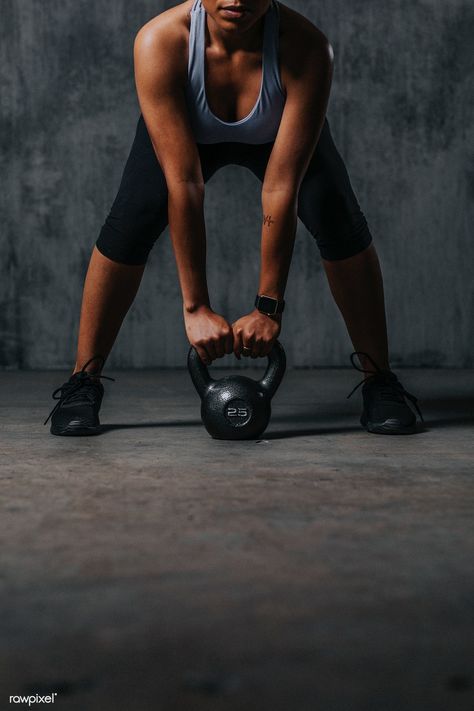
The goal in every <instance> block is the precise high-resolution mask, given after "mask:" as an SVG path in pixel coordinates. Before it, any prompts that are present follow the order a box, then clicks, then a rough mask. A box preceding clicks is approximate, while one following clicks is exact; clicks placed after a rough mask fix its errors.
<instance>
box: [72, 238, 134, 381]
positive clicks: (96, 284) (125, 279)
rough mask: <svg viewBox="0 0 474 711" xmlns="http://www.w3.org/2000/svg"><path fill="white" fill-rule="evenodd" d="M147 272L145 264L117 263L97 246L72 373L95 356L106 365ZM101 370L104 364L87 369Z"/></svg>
mask: <svg viewBox="0 0 474 711" xmlns="http://www.w3.org/2000/svg"><path fill="white" fill-rule="evenodd" d="M144 271H145V264H142V265H129V264H120V263H119V262H114V261H113V260H111V259H109V258H108V257H105V256H104V255H103V254H102V253H101V252H99V250H98V249H97V247H96V246H94V248H93V251H92V256H91V259H90V262H89V268H88V270H87V274H86V278H85V282H84V291H83V295H82V306H81V319H80V324H79V337H78V344H77V355H76V363H75V366H74V370H73V373H77V372H78V371H79V370H82V367H83V365H84V364H85V363H87V361H88V360H90V359H91V358H92V357H93V356H95V355H98V354H99V355H101V356H102V357H103V358H104V362H105V360H106V359H107V357H108V355H109V353H110V351H111V349H112V346H113V344H114V343H115V339H116V338H117V335H118V332H119V330H120V327H121V325H122V322H123V320H124V318H125V316H126V314H127V311H128V310H129V308H130V306H131V305H132V303H133V300H134V298H135V296H136V294H137V291H138V287H139V286H140V282H141V279H142V276H143V272H144ZM102 367H103V363H102V362H101V361H99V360H96V361H92V362H91V363H90V364H89V365H88V366H87V369H86V370H87V371H88V372H90V373H92V372H95V373H100V371H101V369H102Z"/></svg>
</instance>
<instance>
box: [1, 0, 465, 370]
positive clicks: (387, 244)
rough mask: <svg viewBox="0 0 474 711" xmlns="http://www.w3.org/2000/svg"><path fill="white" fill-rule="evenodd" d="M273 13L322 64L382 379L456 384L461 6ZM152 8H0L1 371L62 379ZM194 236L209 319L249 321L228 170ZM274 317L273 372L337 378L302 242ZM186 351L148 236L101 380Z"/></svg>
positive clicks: (247, 203)
mask: <svg viewBox="0 0 474 711" xmlns="http://www.w3.org/2000/svg"><path fill="white" fill-rule="evenodd" d="M288 4H289V5H291V6H292V7H294V8H295V9H296V10H298V11H299V12H301V13H302V14H304V15H306V16H307V17H308V18H309V19H311V20H312V21H313V22H314V23H315V24H317V25H318V26H319V27H320V28H321V29H322V30H323V31H324V32H325V33H326V34H327V36H328V37H329V39H330V41H331V43H332V45H333V47H334V50H335V73H334V81H333V88H332V94H331V99H330V105H329V109H328V118H329V120H330V124H331V128H332V131H333V136H334V138H335V141H336V144H337V146H338V148H339V150H340V152H341V154H342V155H343V157H344V159H345V161H346V165H347V168H348V171H349V174H350V176H351V180H352V184H353V187H354V189H355V191H356V194H357V196H358V198H359V202H360V203H361V206H362V209H363V210H364V212H365V214H366V217H367V219H368V222H369V225H370V227H371V230H372V233H373V236H374V240H375V243H376V245H377V249H378V253H379V257H380V260H381V263H382V268H383V271H384V278H385V291H386V300H387V315H388V322H389V339H390V351H391V363H392V367H395V366H398V365H406V366H464V367H469V366H472V365H473V364H474V347H473V345H474V344H473V334H472V330H470V328H469V327H470V319H471V322H472V313H473V308H472V307H473V302H474V299H473V279H472V267H473V264H474V260H473V251H474V247H473V245H474V240H473V234H472V225H473V210H472V204H473V193H474V185H473V168H472V152H471V155H469V148H471V149H472V144H473V141H472V138H473V128H472V123H473V122H472V76H473V73H472V64H471V63H470V49H469V48H470V46H471V45H472V36H473V22H472V19H473V18H472V15H471V16H470V14H469V5H470V3H469V2H468V0H442V1H441V0H415V1H414V2H408V1H407V0H387V2H383V3H381V2H380V1H379V0H364V2H361V1H360V0H359V1H356V0H345V1H344V0H318V2H316V1H315V0H312V1H309V0H308V1H307V2H304V1H303V0H300V1H299V2H294V1H292V2H290V3H288ZM166 7H168V6H167V5H165V4H163V3H160V2H151V1H150V0H134V1H133V2H131V1H130V0H113V1H112V0H108V1H107V0H95V1H94V2H92V0H88V1H87V2H86V0H2V22H1V23H0V32H1V33H2V37H1V43H0V102H1V114H2V119H1V120H2V124H1V133H0V141H1V151H0V160H1V172H2V178H3V180H2V190H1V193H0V200H1V202H2V204H1V223H0V224H1V240H2V260H1V276H0V301H1V306H0V319H1V344H0V365H1V366H2V367H6V368H38V367H41V368H70V367H71V366H72V364H73V362H74V355H75V347H76V338H77V327H78V322H79V308H80V302H81V294H82V285H83V280H84V276H85V272H86V268H87V264H88V260H89V257H90V252H91V249H92V246H93V244H94V242H95V239H96V238H97V235H98V232H99V229H100V226H101V225H102V222H103V220H104V218H105V215H106V213H107V211H108V209H109V207H110V205H111V203H112V200H113V198H114V195H115V193H116V190H117V188H118V183H119V179H120V176H121V172H122V169H123V165H124V161H125V159H126V157H127V155H128V151H129V148H130V145H131V141H132V138H133V134H134V130H135V124H136V120H137V117H138V112H139V108H138V103H137V100H136V94H135V87H134V80H133V64H132V46H133V39H134V36H135V33H136V32H137V30H138V29H139V27H140V26H141V25H142V24H144V22H146V21H147V20H149V19H150V18H151V17H153V16H154V15H156V14H158V13H159V12H161V11H162V10H164V9H166ZM470 102H471V103H470ZM470 159H471V160H470ZM236 185H238V186H239V190H238V192H235V186H236ZM236 216H237V217H238V219H237V220H236V219H235V217H236ZM206 217H207V225H208V241H209V248H208V249H209V283H210V288H211V294H212V296H213V306H214V308H216V309H217V310H222V311H223V312H224V313H225V314H226V315H227V316H228V318H229V319H234V318H236V317H238V316H240V315H242V314H243V313H246V312H247V310H249V309H250V307H251V305H252V300H253V297H254V294H255V290H256V287H257V268H258V256H259V237H260V202H259V184H258V182H257V180H256V178H254V177H253V176H252V175H251V174H250V173H249V172H247V171H246V170H245V169H243V168H240V167H237V166H230V167H228V168H226V169H225V170H222V171H220V172H219V173H218V174H217V175H215V176H214V178H213V179H212V180H211V182H210V183H209V184H208V190H207V197H206ZM229 249H232V259H231V260H230V259H229V258H228V256H229ZM287 300H288V307H287V311H286V315H285V321H284V331H283V333H282V336H281V340H282V342H283V343H284V344H285V346H286V348H287V352H288V361H289V364H290V365H297V366H313V365H349V354H350V352H351V350H352V346H351V344H350V341H349V338H348V336H347V334H346V330H345V327H344V324H343V321H342V318H341V316H340V315H339V312H338V310H337V308H336V306H335V304H334V302H333V301H332V297H331V296H330V293H329V289H328V286H327V283H326V278H325V274H324V271H323V270H322V265H321V262H320V258H319V252H318V251H317V249H316V245H315V243H314V242H313V240H312V238H311V237H310V235H309V233H307V232H306V230H305V229H304V228H303V226H302V225H300V226H299V229H298V235H297V243H296V248H295V256H294V260H293V263H292V268H291V272H290V279H289V284H288V290H287ZM187 346H188V344H187V340H186V338H185V335H184V330H183V326H182V312H181V301H180V294H179V289H178V282H177V273H176V268H175V265H174V259H173V256H172V251H171V245H170V241H169V235H168V230H166V232H164V233H163V235H162V237H161V239H160V240H159V241H158V243H157V245H156V246H155V248H154V250H153V252H152V254H151V257H150V260H149V264H148V267H147V270H146V272H145V276H144V279H143V282H142V285H141V288H140V292H139V294H138V296H137V299H136V301H135V303H134V305H133V307H132V309H131V311H130V312H129V314H128V316H127V319H126V321H125V323H124V325H123V328H122V331H121V332H120V335H119V338H118V340H117V342H116V345H115V347H114V349H113V351H112V354H111V356H110V359H109V366H110V367H112V366H114V367H120V366H127V367H148V366H162V365H163V366H173V365H182V364H184V361H185V354H186V351H187Z"/></svg>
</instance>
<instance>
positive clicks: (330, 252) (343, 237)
mask: <svg viewBox="0 0 474 711" xmlns="http://www.w3.org/2000/svg"><path fill="white" fill-rule="evenodd" d="M314 238H315V240H316V244H317V246H318V249H319V252H320V254H321V257H322V258H323V259H326V260H327V261H336V260H339V259H348V258H349V257H353V256H355V255H356V254H358V253H359V252H362V251H363V250H364V249H366V248H367V247H368V246H369V245H370V244H371V242H372V234H371V232H370V229H369V226H368V224H367V220H366V218H365V215H364V214H363V213H362V212H361V211H359V212H358V213H356V214H354V215H353V216H352V219H351V222H350V224H345V225H344V228H343V229H340V230H339V231H338V230H337V229H333V230H329V231H320V232H317V233H316V234H315V235H314Z"/></svg>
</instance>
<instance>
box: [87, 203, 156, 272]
mask: <svg viewBox="0 0 474 711" xmlns="http://www.w3.org/2000/svg"><path fill="white" fill-rule="evenodd" d="M167 222H168V214H167V207H166V206H165V205H163V206H162V207H161V209H159V210H157V204H156V199H155V201H153V202H150V203H148V204H145V203H141V205H140V209H139V210H128V211H124V210H121V209H119V208H118V206H116V207H114V206H112V208H111V210H110V212H109V214H108V215H107V217H106V219H105V222H104V224H103V225H102V227H101V230H100V232H99V236H98V238H97V240H96V243H95V246H96V247H97V249H98V250H99V252H101V253H102V254H104V255H105V256H106V257H108V258H109V259H112V260H113V261H115V262H120V263H122V264H130V265H143V264H146V262H147V261H148V257H149V254H150V252H151V250H152V248H153V246H154V244H155V242H156V241H157V239H158V237H159V236H160V234H161V232H162V231H163V230H164V229H165V227H166V225H167Z"/></svg>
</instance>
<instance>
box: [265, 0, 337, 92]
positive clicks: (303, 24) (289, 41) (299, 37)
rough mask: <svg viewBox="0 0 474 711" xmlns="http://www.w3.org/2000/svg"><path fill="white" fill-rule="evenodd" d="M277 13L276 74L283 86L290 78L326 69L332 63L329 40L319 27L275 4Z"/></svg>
mask: <svg viewBox="0 0 474 711" xmlns="http://www.w3.org/2000/svg"><path fill="white" fill-rule="evenodd" d="M278 7H279V11H280V13H279V14H280V34H279V48H280V72H281V78H282V82H283V84H284V85H285V86H286V84H287V82H290V81H291V80H292V78H299V77H301V76H302V75H303V74H305V73H308V72H309V73H311V72H312V71H314V70H315V69H318V68H321V66H326V67H327V68H328V69H329V68H330V67H331V65H332V63H333V61H334V51H333V48H332V45H331V43H330V42H329V39H328V38H327V37H326V35H325V34H324V32H322V31H321V30H320V29H319V27H317V26H316V25H315V24H314V23H313V22H311V20H308V18H307V17H305V16H304V15H301V14H300V13H299V12H296V10H293V9H292V8H290V7H288V6H287V5H283V3H281V2H278Z"/></svg>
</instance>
